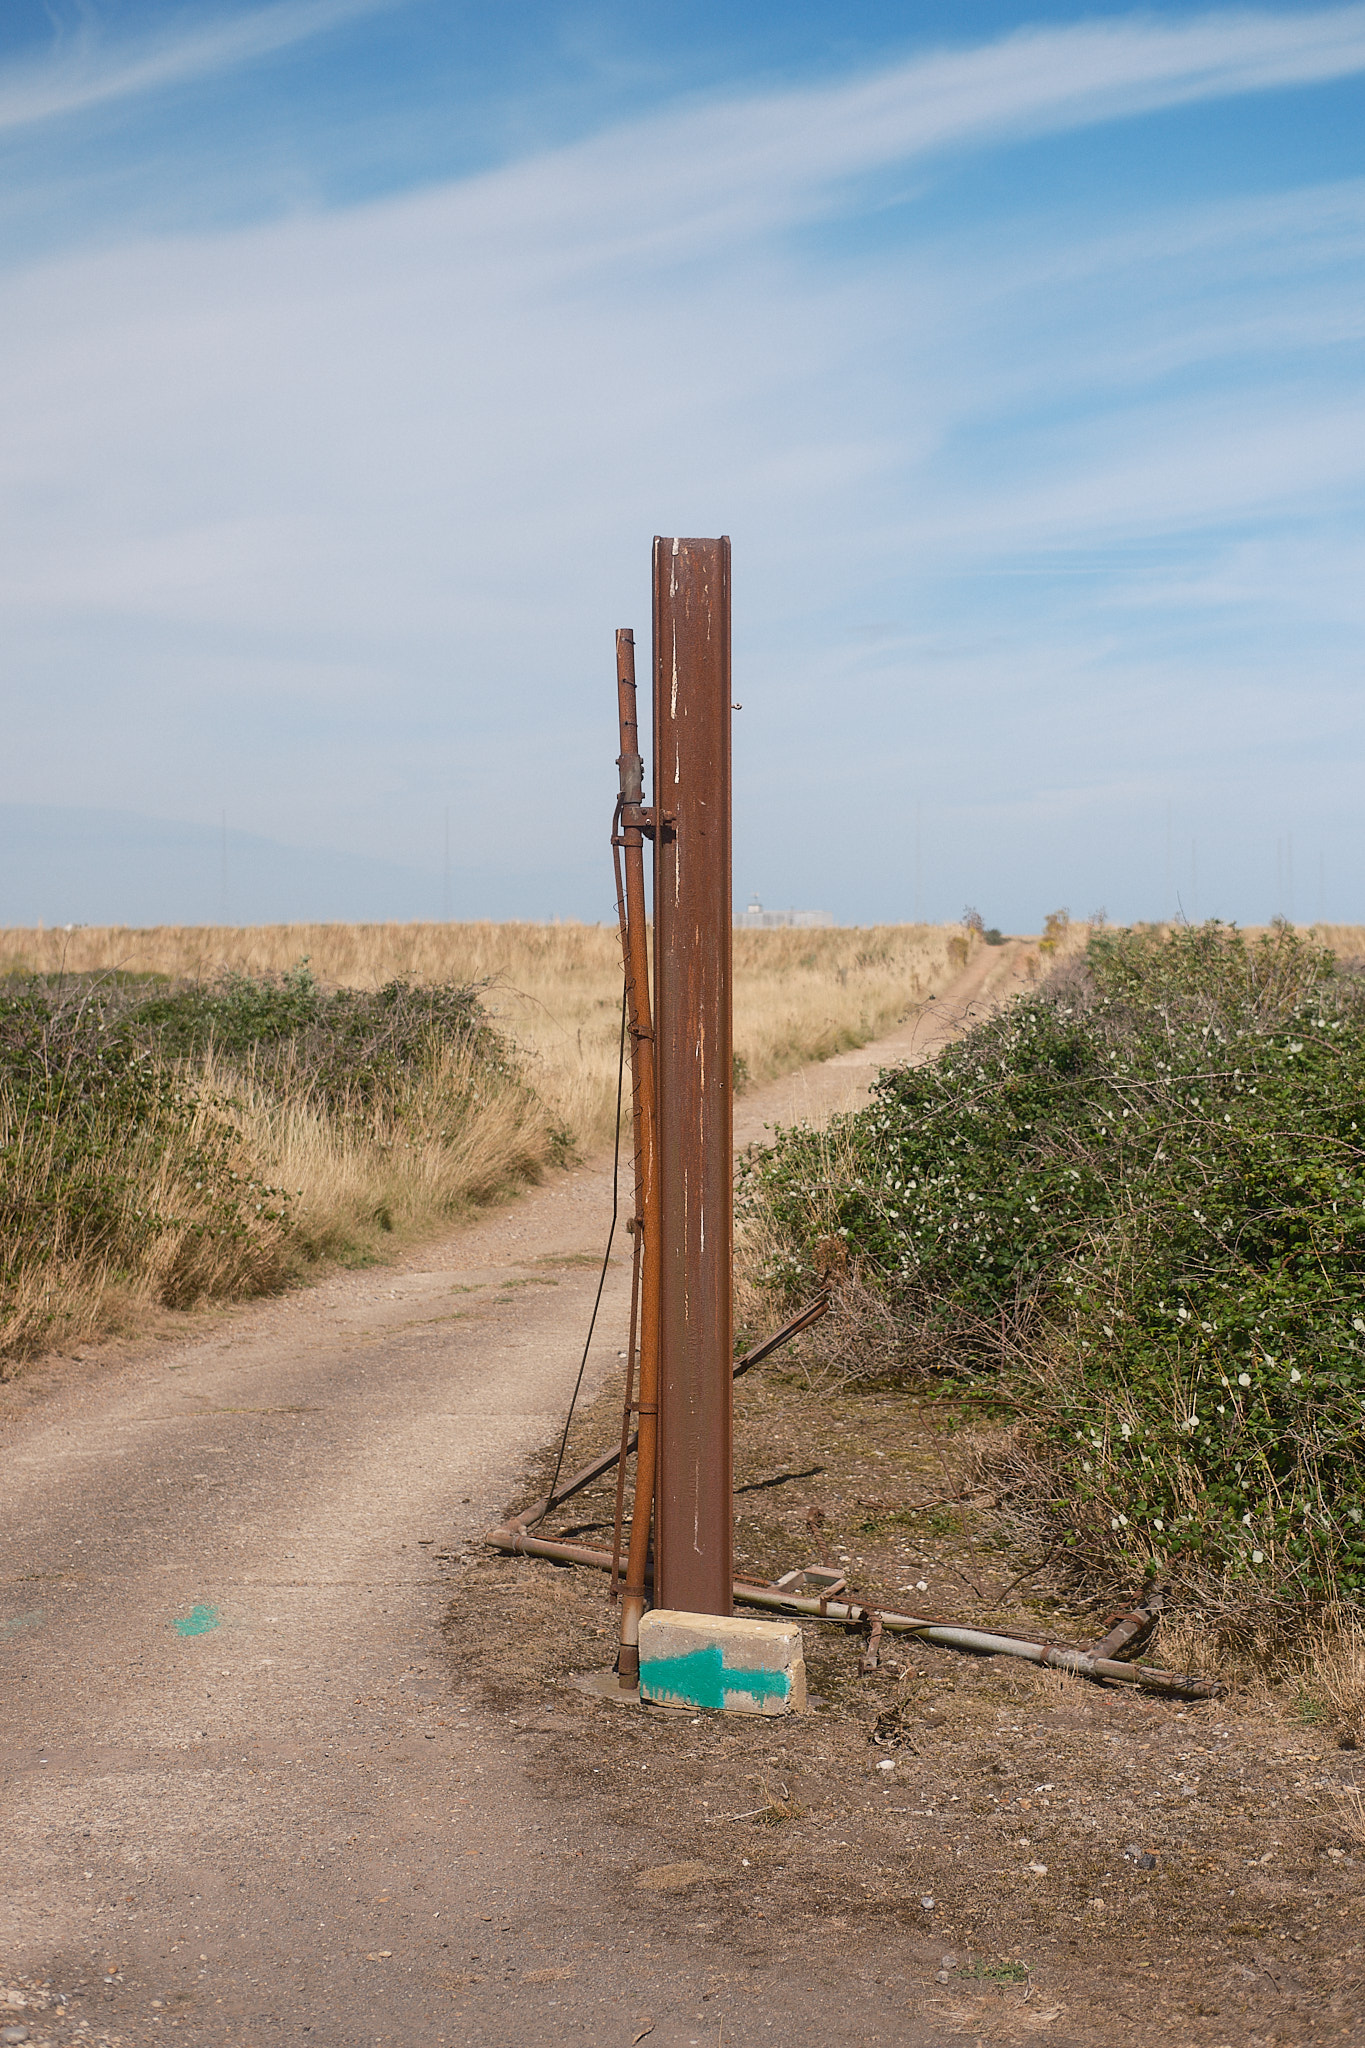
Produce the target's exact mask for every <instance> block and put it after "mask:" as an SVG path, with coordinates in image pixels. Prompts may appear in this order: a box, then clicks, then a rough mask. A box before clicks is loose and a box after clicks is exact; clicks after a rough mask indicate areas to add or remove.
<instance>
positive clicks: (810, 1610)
mask: <svg viewBox="0 0 1365 2048" xmlns="http://www.w3.org/2000/svg"><path fill="white" fill-rule="evenodd" d="M484 1541H485V1542H486V1543H489V1544H491V1545H492V1547H493V1549H495V1550H506V1551H512V1552H514V1553H516V1554H517V1555H520V1556H527V1557H545V1558H550V1559H552V1560H553V1561H554V1562H555V1563H557V1564H588V1565H596V1566H598V1567H600V1569H602V1570H603V1571H610V1569H611V1552H610V1551H609V1550H597V1549H594V1548H593V1547H591V1546H590V1545H588V1544H585V1543H556V1542H554V1541H553V1540H550V1539H548V1538H542V1537H537V1536H531V1535H528V1534H527V1532H526V1530H525V1529H524V1528H523V1527H522V1526H521V1524H520V1522H510V1523H507V1524H506V1525H504V1526H503V1527H501V1528H497V1529H490V1530H489V1532H488V1534H487V1536H486V1537H485V1539H484ZM732 1595H733V1598H734V1599H736V1600H739V1601H742V1602H743V1604H744V1605H745V1606H746V1607H761V1608H765V1609H767V1611H768V1612H769V1613H773V1614H800V1615H807V1616H809V1617H810V1619H811V1620H812V1621H833V1622H839V1623H842V1624H843V1625H844V1626H845V1627H849V1626H851V1627H854V1628H861V1627H863V1626H864V1625H867V1626H868V1627H869V1628H873V1627H875V1626H876V1624H877V1623H878V1622H880V1624H881V1627H882V1628H883V1629H884V1630H890V1631H891V1633H892V1634H894V1635H909V1636H915V1637H918V1639H919V1640H920V1641H921V1642H926V1643H937V1644H939V1645H940V1646H941V1647H942V1648H943V1649H945V1650H964V1651H966V1652H967V1653H968V1654H969V1655H972V1656H978V1657H979V1656H987V1657H1021V1658H1023V1659H1024V1660H1025V1661H1026V1662H1027V1663H1030V1664H1044V1665H1047V1666H1048V1667H1049V1668H1050V1669H1051V1670H1053V1671H1073V1672H1075V1674H1076V1676H1077V1677H1078V1678H1092V1679H1095V1680H1096V1681H1097V1682H1099V1683H1101V1684H1109V1685H1131V1686H1136V1687H1137V1688H1138V1690H1139V1691H1141V1692H1157V1693H1168V1694H1171V1695H1172V1696H1174V1697H1175V1698H1177V1699H1188V1700H1213V1699H1218V1698H1219V1697H1220V1695H1221V1694H1222V1693H1223V1692H1224V1691H1225V1687H1224V1686H1223V1685H1222V1683H1221V1682H1220V1681H1219V1680H1218V1679H1216V1678H1199V1677H1197V1676H1196V1675H1195V1674H1194V1673H1193V1672H1188V1671H1161V1670H1158V1669H1157V1668H1156V1667H1155V1666H1154V1665H1151V1664H1128V1663H1120V1662H1119V1661H1118V1660H1117V1659H1116V1658H1113V1657H1096V1656H1093V1655H1092V1654H1091V1652H1090V1651H1088V1650H1080V1649H1077V1648H1076V1647H1075V1645H1074V1644H1071V1643H1046V1642H1031V1641H1030V1640H1029V1639H1028V1638H1027V1637H1025V1636H1011V1635H1005V1634H1003V1633H1002V1632H1001V1631H1000V1630H999V1629H983V1628H970V1627H967V1626H965V1625H963V1624H962V1623H960V1622H953V1621H935V1620H931V1619H925V1618H923V1617H921V1616H919V1615H914V1614H896V1613H893V1612H892V1610H891V1609H890V1608H886V1607H875V1606H872V1605H870V1604H868V1603H866V1602H863V1601H854V1600H832V1599H829V1598H827V1597H824V1598H819V1599H816V1598H812V1597H809V1596H803V1595H801V1594H796V1593H789V1592H785V1591H783V1590H782V1589H781V1588H780V1587H779V1586H768V1585H764V1584H762V1583H761V1582H760V1581H759V1580H757V1579H745V1578H739V1579H736V1580H735V1581H734V1584H733V1587H732ZM661 1604H662V1603H661Z"/></svg>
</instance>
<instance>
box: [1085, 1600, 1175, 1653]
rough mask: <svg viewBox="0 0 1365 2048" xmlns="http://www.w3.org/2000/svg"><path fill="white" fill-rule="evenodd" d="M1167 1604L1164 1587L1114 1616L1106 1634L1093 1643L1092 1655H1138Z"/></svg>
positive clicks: (1107, 1624) (1108, 1623) (1108, 1624)
mask: <svg viewBox="0 0 1365 2048" xmlns="http://www.w3.org/2000/svg"><path fill="white" fill-rule="evenodd" d="M1165 1605H1166V1596H1165V1592H1164V1590H1163V1591H1158V1592H1154V1593H1150V1594H1148V1596H1147V1598H1146V1599H1145V1600H1143V1601H1141V1602H1140V1604H1139V1605H1138V1606H1136V1607H1129V1608H1127V1609H1125V1610H1124V1612H1123V1613H1121V1614H1114V1615H1111V1616H1110V1618H1109V1621H1108V1622H1107V1623H1106V1625H1105V1631H1104V1634H1103V1635H1102V1636H1101V1637H1100V1639H1099V1641H1098V1642H1097V1643H1092V1644H1091V1645H1090V1655H1091V1656H1092V1657H1123V1658H1128V1657H1135V1656H1136V1655H1137V1653H1138V1651H1139V1650H1140V1649H1141V1648H1142V1647H1143V1645H1144V1644H1145V1643H1146V1642H1147V1641H1148V1639H1149V1638H1150V1637H1151V1635H1152V1634H1153V1633H1154V1631H1155V1629H1156V1625H1157V1622H1158V1621H1159V1620H1160V1618H1161V1612H1162V1609H1163V1608H1164V1607H1165Z"/></svg>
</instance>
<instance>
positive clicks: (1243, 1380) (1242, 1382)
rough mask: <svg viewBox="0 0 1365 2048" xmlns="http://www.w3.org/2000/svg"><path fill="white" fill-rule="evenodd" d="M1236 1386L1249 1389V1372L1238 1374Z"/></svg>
mask: <svg viewBox="0 0 1365 2048" xmlns="http://www.w3.org/2000/svg"><path fill="white" fill-rule="evenodd" d="M1237 1384H1238V1386H1239V1387H1249V1386H1250V1385H1251V1374H1250V1373H1249V1372H1239V1373H1238V1375H1237Z"/></svg>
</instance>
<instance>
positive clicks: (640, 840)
mask: <svg viewBox="0 0 1365 2048" xmlns="http://www.w3.org/2000/svg"><path fill="white" fill-rule="evenodd" d="M616 696H617V711H618V716H619V721H620V731H621V752H620V756H619V758H618V762H617V765H618V767H619V769H620V772H621V782H620V796H619V799H618V813H617V824H618V827H619V830H618V832H617V833H616V834H614V835H613V837H614V839H615V840H616V841H617V842H619V843H618V846H617V854H618V868H617V876H618V880H617V904H618V909H619V915H620V920H621V945H622V949H623V953H624V957H625V972H626V1022H627V1026H628V1029H629V1032H630V1073H631V1108H632V1112H633V1121H634V1131H635V1214H634V1216H633V1217H632V1218H631V1230H632V1235H633V1237H634V1241H635V1261H636V1272H637V1274H638V1284H639V1292H638V1306H639V1316H638V1331H639V1356H638V1361H637V1359H636V1358H635V1356H634V1341H635V1333H636V1328H637V1319H636V1299H635V1288H634V1286H632V1300H631V1345H630V1349H631V1352H632V1356H631V1357H630V1359H629V1360H628V1365H627V1388H626V1404H627V1405H626V1415H625V1417H623V1420H622V1429H621V1438H622V1446H623V1448H624V1445H625V1441H626V1436H627V1431H628V1426H629V1414H630V1409H631V1408H632V1407H633V1408H634V1410H635V1413H636V1416H637V1417H638V1427H637V1433H636V1434H637V1443H638V1447H639V1449H638V1455H637V1457H636V1460H635V1496H634V1502H633V1505H632V1509H631V1518H630V1537H629V1542H628V1545H627V1549H626V1572H625V1582H624V1585H623V1587H622V1591H621V1635H620V1673H621V1683H622V1685H623V1686H629V1685H632V1684H634V1682H635V1680H636V1678H637V1677H638V1674H639V1650H638V1648H637V1642H638V1638H639V1629H640V1616H641V1615H642V1614H643V1613H644V1609H645V1600H646V1589H645V1564H646V1559H647V1556H648V1552H649V1539H650V1526H651V1517H652V1514H653V1508H654V1496H655V1482H656V1471H657V1465H658V1419H659V1281H660V1268H661V1264H662V1253H661V1244H662V1238H661V1222H660V1213H659V1211H660V1203H659V1156H658V1135H657V1105H658V1092H657V1082H656V1076H655V1044H654V1023H653V1016H652V1013H651V1005H650V992H649V927H648V920H647V916H646V911H645V857H644V840H645V833H646V832H647V831H648V830H650V829H651V828H652V819H651V818H650V815H649V813H648V812H647V811H646V810H645V808H644V804H643V795H644V790H643V783H644V762H643V760H642V758H641V754H640V742H639V728H638V724H637V721H636V704H635V635H634V634H633V633H632V632H631V631H630V629H629V628H628V627H623V628H622V629H621V630H620V631H619V632H618V633H617V635H616ZM632 1380H635V1381H636V1383H637V1385H638V1389H639V1391H638V1394H637V1395H636V1397H635V1399H634V1400H633V1401H632V1399H631V1386H630V1382H631V1381H632ZM623 1502H624V1489H623V1487H621V1486H618V1488H617V1523H616V1530H617V1533H616V1534H615V1536H614V1538H613V1544H612V1549H613V1554H614V1556H615V1557H616V1558H617V1559H618V1560H619V1557H620V1535H619V1529H620V1519H619V1518H620V1513H621V1508H622V1505H623ZM614 1582H615V1570H613V1583H614Z"/></svg>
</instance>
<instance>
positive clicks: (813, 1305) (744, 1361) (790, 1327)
mask: <svg viewBox="0 0 1365 2048" xmlns="http://www.w3.org/2000/svg"><path fill="white" fill-rule="evenodd" d="M828 1307H829V1296H828V1295H827V1294H817V1295H816V1297H815V1299H814V1301H808V1302H807V1303H806V1306H805V1307H804V1308H802V1309H798V1310H797V1312H796V1314H795V1315H794V1316H793V1317H792V1319H791V1321H790V1322H789V1323H784V1324H783V1325H782V1328H781V1329H780V1330H777V1331H774V1333H773V1335H772V1336H771V1337H765V1338H764V1339H763V1341H762V1343H761V1344H755V1345H754V1347H753V1349H752V1350H751V1351H746V1352H745V1354H744V1356H743V1358H739V1359H736V1361H735V1370H734V1377H735V1378H736V1379H741V1378H742V1377H743V1376H744V1374H745V1373H746V1372H751V1371H752V1370H753V1368H754V1366H756V1365H761V1364H762V1363H763V1360H764V1359H765V1358H771V1357H772V1355H773V1353H774V1351H777V1350H778V1349H780V1347H781V1346H782V1345H783V1344H785V1343H787V1342H788V1341H789V1339H791V1338H792V1337H799V1336H800V1334H801V1332H802V1331H803V1330H808V1329H809V1328H810V1327H811V1325H812V1323H818V1322H819V1320H820V1318H821V1316H822V1315H824V1313H825V1312H826V1310H827V1309H828ZM638 1441H639V1438H638V1434H637V1433H634V1432H632V1434H631V1437H630V1439H629V1441H628V1442H627V1444H626V1446H625V1455H626V1456H627V1457H628V1456H629V1455H630V1453H631V1452H632V1451H633V1450H634V1449H635V1447H636V1444H637V1442H638ZM621 1455H622V1452H621V1448H620V1446H619V1445H618V1446H617V1447H616V1448H615V1449H614V1450H610V1451H603V1452H602V1453H601V1455H600V1456H599V1457H596V1458H594V1459H593V1460H592V1462H591V1463H590V1464H587V1465H580V1467H579V1469H578V1470H577V1472H574V1473H572V1474H571V1475H570V1477H569V1478H568V1479H565V1480H562V1481H561V1482H560V1484H559V1485H558V1486H557V1487H556V1488H555V1491H554V1498H553V1500H552V1499H551V1498H550V1496H549V1494H548V1493H547V1494H546V1495H545V1496H544V1497H543V1498H542V1499H540V1500H534V1501H532V1503H531V1505H530V1507H529V1508H520V1509H519V1510H518V1511H517V1513H516V1514H515V1515H512V1516H510V1517H509V1519H508V1524H507V1526H508V1527H509V1528H515V1527H516V1526H517V1525H518V1523H520V1524H521V1525H522V1526H528V1525H529V1524H530V1523H532V1522H539V1521H541V1520H543V1518H544V1517H545V1516H546V1515H548V1514H549V1512H550V1509H551V1508H557V1507H559V1506H561V1505H562V1504H563V1502H564V1501H566V1500H572V1499H573V1497H574V1495H575V1494H576V1493H581V1492H582V1491H583V1488H584V1487H585V1486H591V1485H592V1483H593V1480H594V1479H600V1478H601V1477H602V1476H603V1474H604V1473H606V1472H610V1471H611V1469H612V1467H613V1465H615V1464H616V1463H617V1461H618V1460H619V1459H620V1457H621Z"/></svg>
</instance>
